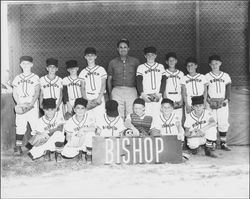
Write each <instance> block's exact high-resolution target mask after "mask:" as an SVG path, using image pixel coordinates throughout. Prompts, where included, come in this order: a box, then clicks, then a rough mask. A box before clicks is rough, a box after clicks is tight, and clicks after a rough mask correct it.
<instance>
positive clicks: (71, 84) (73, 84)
mask: <svg viewBox="0 0 250 199" xmlns="http://www.w3.org/2000/svg"><path fill="white" fill-rule="evenodd" d="M68 86H79V87H81V84H80V83H73V82H72V83H69V84H68Z"/></svg>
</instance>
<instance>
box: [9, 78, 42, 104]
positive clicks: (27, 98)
mask: <svg viewBox="0 0 250 199" xmlns="http://www.w3.org/2000/svg"><path fill="white" fill-rule="evenodd" d="M38 84H39V77H38V76H37V75H36V74H34V73H31V74H30V75H28V76H24V74H23V73H21V74H19V75H17V76H16V77H15V78H14V80H13V82H12V85H13V86H14V87H15V88H16V90H17V94H18V96H19V99H20V102H21V103H26V102H27V103H30V102H31V101H32V98H33V96H34V94H35V87H36V86H37V85H38Z"/></svg>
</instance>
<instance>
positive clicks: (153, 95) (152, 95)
mask: <svg viewBox="0 0 250 199" xmlns="http://www.w3.org/2000/svg"><path fill="white" fill-rule="evenodd" d="M148 96H149V97H148V98H149V100H150V101H151V102H159V100H160V98H159V97H158V96H157V95H156V93H152V94H148Z"/></svg>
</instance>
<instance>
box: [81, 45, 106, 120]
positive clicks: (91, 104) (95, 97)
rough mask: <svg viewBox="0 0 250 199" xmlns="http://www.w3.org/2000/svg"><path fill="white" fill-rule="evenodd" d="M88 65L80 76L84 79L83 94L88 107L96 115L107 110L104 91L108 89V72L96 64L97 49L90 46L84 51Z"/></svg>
mask: <svg viewBox="0 0 250 199" xmlns="http://www.w3.org/2000/svg"><path fill="white" fill-rule="evenodd" d="M84 58H85V59H86V60H87V62H88V66H87V67H86V68H85V69H83V70H82V71H81V73H80V74H79V78H80V79H81V80H82V81H83V87H82V95H83V98H85V99H87V100H88V106H87V109H88V110H90V109H92V110H93V112H94V114H95V115H98V114H103V113H104V112H105V99H104V93H105V91H106V79H107V73H106V71H105V69H104V68H103V67H102V66H99V65H96V63H95V60H96V58H97V55H96V49H95V48H92V47H88V48H86V49H85V51H84Z"/></svg>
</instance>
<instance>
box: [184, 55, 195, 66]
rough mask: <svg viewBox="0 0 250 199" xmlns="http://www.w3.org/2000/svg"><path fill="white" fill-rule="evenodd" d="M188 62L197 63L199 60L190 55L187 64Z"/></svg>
mask: <svg viewBox="0 0 250 199" xmlns="http://www.w3.org/2000/svg"><path fill="white" fill-rule="evenodd" d="M188 63H194V64H197V60H196V58H195V57H188V58H187V59H186V65H187V64H188Z"/></svg>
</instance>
